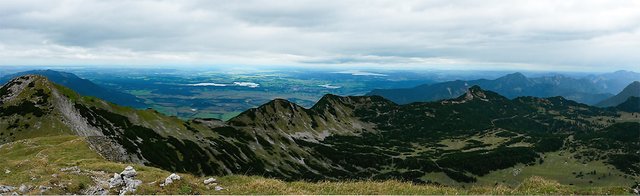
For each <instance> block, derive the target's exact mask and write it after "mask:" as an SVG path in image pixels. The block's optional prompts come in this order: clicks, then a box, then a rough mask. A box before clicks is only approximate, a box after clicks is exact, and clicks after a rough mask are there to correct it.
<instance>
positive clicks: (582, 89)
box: [367, 73, 611, 104]
mask: <svg viewBox="0 0 640 196" xmlns="http://www.w3.org/2000/svg"><path fill="white" fill-rule="evenodd" d="M474 85H478V86H480V87H482V88H483V89H487V90H490V91H494V92H497V93H500V94H501V95H503V96H505V97H508V98H511V99H512V98H516V97H521V96H534V97H554V96H563V97H565V98H567V99H570V100H574V101H577V102H580V103H586V104H595V103H598V102H600V101H602V100H603V99H606V98H607V97H610V96H611V94H608V93H604V92H603V91H604V89H603V88H600V87H599V86H597V85H595V84H594V82H593V81H589V80H587V79H575V78H571V77H566V76H561V75H557V76H546V77H537V78H528V77H526V76H524V75H523V74H521V73H512V74H508V75H505V76H503V77H500V78H497V79H495V80H486V79H480V80H470V81H462V80H456V81H449V82H441V83H435V84H425V85H420V86H416V87H413V88H405V89H376V90H373V91H371V92H369V93H368V94H367V95H379V96H382V97H385V98H387V99H389V100H391V101H393V102H396V103H398V104H408V103H413V102H429V101H437V100H442V99H451V98H455V97H457V96H460V95H462V94H464V92H465V91H466V89H467V88H469V87H471V86H474Z"/></svg>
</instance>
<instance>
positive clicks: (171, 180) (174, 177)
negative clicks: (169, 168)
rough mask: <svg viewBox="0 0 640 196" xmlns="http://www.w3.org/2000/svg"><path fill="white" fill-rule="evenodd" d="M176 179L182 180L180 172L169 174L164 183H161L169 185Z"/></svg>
mask: <svg viewBox="0 0 640 196" xmlns="http://www.w3.org/2000/svg"><path fill="white" fill-rule="evenodd" d="M176 180H180V176H178V174H175V173H172V174H171V175H169V176H168V177H167V178H165V179H164V183H162V184H160V186H167V185H169V184H171V183H173V181H176Z"/></svg>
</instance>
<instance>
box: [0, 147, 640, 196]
mask: <svg viewBox="0 0 640 196" xmlns="http://www.w3.org/2000/svg"><path fill="white" fill-rule="evenodd" d="M0 157H2V158H1V159H0V194H12V193H13V192H16V193H20V194H97V193H107V194H118V191H119V189H120V188H111V189H110V188H109V182H108V180H109V178H111V177H112V176H113V174H114V173H119V172H121V171H122V170H123V169H124V168H125V167H127V166H128V165H127V164H123V163H115V162H109V161H106V160H105V159H103V158H102V157H100V156H99V155H98V154H97V153H95V152H94V151H93V150H91V149H90V148H89V146H88V145H87V143H86V142H85V140H84V138H82V137H77V136H55V137H40V138H33V139H26V140H20V141H16V142H12V143H8V144H4V145H1V146H0ZM132 166H133V167H134V168H135V170H137V175H136V176H135V179H136V180H141V184H140V186H139V187H137V190H136V191H135V192H127V194H225V195H228V194H438V195H440V194H474V195H475V194H527V195H529V194H598V195H601V194H630V192H629V191H630V189H629V187H614V186H609V187H604V188H576V187H574V186H569V185H561V184H559V183H558V182H556V181H550V180H545V179H543V178H541V177H535V176H533V177H529V178H527V179H525V180H524V181H523V182H522V183H521V184H519V185H517V186H513V187H508V186H504V185H497V186H468V187H466V188H465V187H450V186H440V185H415V184H412V183H408V182H400V181H393V180H391V181H343V182H303V181H296V182H284V181H281V180H276V179H268V178H263V177H256V176H242V175H232V176H222V177H219V178H217V184H209V185H205V184H204V182H203V181H204V180H205V179H209V178H210V177H200V176H193V175H189V174H178V175H179V176H181V179H180V180H176V181H175V182H174V183H172V184H169V185H167V186H164V187H161V186H160V184H161V183H163V182H165V178H166V177H167V176H169V175H170V174H171V173H170V172H168V171H164V170H161V169H158V168H154V167H148V166H143V165H132ZM6 186H11V187H12V190H11V191H7V192H2V191H3V187H4V188H7V187H6ZM216 186H219V187H222V188H223V189H222V190H216ZM5 190H6V189H5Z"/></svg>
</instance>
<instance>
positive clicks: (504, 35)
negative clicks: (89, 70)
mask: <svg viewBox="0 0 640 196" xmlns="http://www.w3.org/2000/svg"><path fill="white" fill-rule="evenodd" d="M638 10H640V2H639V1H607V0H566V1H553V0H539V1H526V0H514V1H498V0H489V1H473V0H468V1H449V0H430V1H417V0H416V1H412V0H407V1H391V0H372V1H351V0H340V1H338V0H336V1H309V0H298V1H262V0H252V1H205V0H201V1H200V0H184V1H153V0H140V1H124V0H123V1H120V0H109V1H98V0H60V1H37V0H21V1H0V64H2V65H21V64H47V65H51V64H72V65H91V64H99V65H109V64H117V65H157V64H163V65H202V66H206V65H229V64H233V65H297V66H335V67H344V66H354V67H357V66H373V67H381V68H388V67H391V68H441V69H562V70H574V69H576V68H581V69H584V68H587V69H592V70H610V69H633V70H639V69H640V68H638V67H640V56H639V55H637V53H638V52H640V12H638Z"/></svg>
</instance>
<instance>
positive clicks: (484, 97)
mask: <svg viewBox="0 0 640 196" xmlns="http://www.w3.org/2000/svg"><path fill="white" fill-rule="evenodd" d="M504 99H507V98H506V97H504V96H502V95H499V94H498V93H494V92H492V91H487V90H484V89H482V88H481V87H480V86H478V85H473V86H471V87H470V88H468V89H467V92H466V93H465V94H463V95H461V96H459V97H458V98H456V99H453V100H446V101H444V102H443V103H465V102H467V101H471V100H480V101H486V102H488V101H491V100H504Z"/></svg>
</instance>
